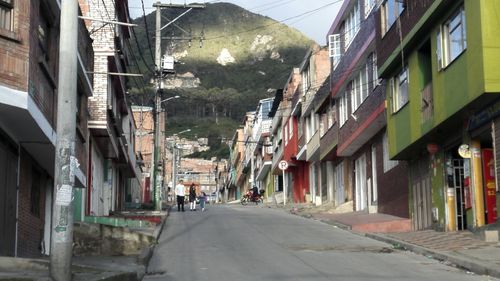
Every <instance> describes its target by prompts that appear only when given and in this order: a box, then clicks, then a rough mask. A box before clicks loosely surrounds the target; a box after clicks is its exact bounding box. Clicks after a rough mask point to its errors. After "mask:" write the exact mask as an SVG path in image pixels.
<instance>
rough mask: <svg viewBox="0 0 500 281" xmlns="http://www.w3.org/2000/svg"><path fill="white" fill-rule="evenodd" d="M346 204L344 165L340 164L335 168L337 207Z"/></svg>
mask: <svg viewBox="0 0 500 281" xmlns="http://www.w3.org/2000/svg"><path fill="white" fill-rule="evenodd" d="M344 202H345V195H344V163H340V164H339V165H337V167H336V168H335V206H340V205H341V204H344Z"/></svg>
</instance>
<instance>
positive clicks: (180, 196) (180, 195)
mask: <svg viewBox="0 0 500 281" xmlns="http://www.w3.org/2000/svg"><path fill="white" fill-rule="evenodd" d="M184 188H185V187H184V181H183V180H179V183H177V185H176V186H175V195H176V196H177V211H178V212H180V211H181V209H182V211H183V212H184V196H185V195H186V192H185V190H184Z"/></svg>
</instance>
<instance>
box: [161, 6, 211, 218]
mask: <svg viewBox="0 0 500 281" xmlns="http://www.w3.org/2000/svg"><path fill="white" fill-rule="evenodd" d="M153 7H156V29H155V64H156V91H155V103H156V106H155V110H156V112H155V122H154V130H155V135H154V150H153V202H154V205H155V210H157V211H161V200H160V187H159V186H158V183H159V180H158V160H159V151H160V149H159V147H158V146H159V142H160V137H161V134H160V120H159V119H160V118H159V117H160V112H161V98H160V91H161V78H162V73H163V69H162V64H161V39H162V38H161V30H162V29H163V28H165V27H167V26H168V25H170V24H171V23H173V22H174V21H176V20H177V19H179V18H180V16H179V17H177V18H175V19H174V20H172V21H170V22H169V23H168V24H167V25H165V26H164V27H162V26H161V9H162V8H181V9H186V8H187V9H189V10H191V9H200V8H205V5H202V4H189V5H188V4H184V5H183V4H162V3H161V2H156V3H154V4H153ZM186 13H187V11H186V12H185V13H184V14H186ZM184 14H183V15H184ZM174 150H175V148H174ZM174 154H175V153H174ZM174 156H175V155H174ZM174 162H175V161H174ZM173 185H175V182H173Z"/></svg>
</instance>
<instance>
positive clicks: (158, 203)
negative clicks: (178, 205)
mask: <svg viewBox="0 0 500 281" xmlns="http://www.w3.org/2000/svg"><path fill="white" fill-rule="evenodd" d="M178 98H180V96H173V97H169V98H166V99H164V100H160V96H159V95H157V97H156V113H155V124H154V131H155V138H154V150H153V152H154V155H153V156H154V157H153V200H154V206H155V210H156V211H161V201H160V192H161V191H160V187H159V186H158V183H159V180H158V160H159V159H158V158H159V155H158V154H159V149H158V146H159V141H160V112H161V104H162V103H163V102H167V101H169V100H172V99H178Z"/></svg>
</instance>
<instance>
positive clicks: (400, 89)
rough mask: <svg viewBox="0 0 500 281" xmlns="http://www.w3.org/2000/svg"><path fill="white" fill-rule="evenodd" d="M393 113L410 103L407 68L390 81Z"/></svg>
mask: <svg viewBox="0 0 500 281" xmlns="http://www.w3.org/2000/svg"><path fill="white" fill-rule="evenodd" d="M390 89H391V95H392V111H393V112H397V111H398V110H400V109H401V108H402V107H403V106H404V105H405V104H406V103H408V68H407V67H405V68H404V69H403V70H402V71H401V72H400V73H399V74H398V75H397V76H396V77H394V78H392V79H391V81H390Z"/></svg>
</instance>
